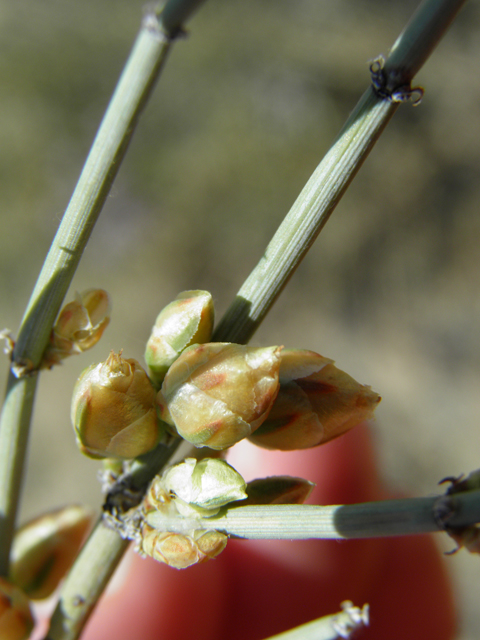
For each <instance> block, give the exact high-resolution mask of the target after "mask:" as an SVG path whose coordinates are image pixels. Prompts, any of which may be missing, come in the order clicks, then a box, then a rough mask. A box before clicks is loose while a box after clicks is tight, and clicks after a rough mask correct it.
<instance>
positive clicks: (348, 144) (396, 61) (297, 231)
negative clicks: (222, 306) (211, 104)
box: [214, 0, 465, 343]
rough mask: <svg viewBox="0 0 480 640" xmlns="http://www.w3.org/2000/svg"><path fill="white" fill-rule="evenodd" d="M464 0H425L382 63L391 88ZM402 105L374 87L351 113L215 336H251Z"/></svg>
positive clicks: (407, 75)
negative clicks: (382, 94)
mask: <svg viewBox="0 0 480 640" xmlns="http://www.w3.org/2000/svg"><path fill="white" fill-rule="evenodd" d="M464 2H465V0H425V2H423V3H422V4H421V5H420V7H419V9H418V11H417V12H416V13H415V14H414V15H413V17H412V19H411V20H410V22H409V23H408V25H407V27H406V28H405V29H404V31H403V32H402V34H401V35H400V36H399V38H398V39H397V41H396V43H395V45H394V48H393V50H392V52H391V54H390V56H389V57H388V58H387V60H386V63H385V66H384V74H385V75H386V84H387V86H388V89H389V92H390V94H391V93H393V92H394V91H395V89H397V88H400V87H404V85H409V84H410V81H411V80H412V78H413V76H414V74H415V73H417V71H418V70H419V69H420V68H421V66H422V65H423V64H424V62H425V61H426V59H427V58H428V56H429V55H430V53H431V52H432V51H433V49H434V47H435V46H436V45H437V44H438V42H439V40H440V39H441V37H442V36H443V34H444V32H445V29H446V28H447V27H448V25H449V24H450V22H451V21H452V20H453V18H454V17H455V15H456V13H458V11H460V9H461V7H462V5H463V4H464ZM397 107H398V103H396V102H392V101H391V100H389V99H387V98H385V97H384V96H381V95H378V94H377V92H376V91H375V90H374V89H373V88H370V89H369V90H368V91H367V92H366V93H365V94H364V96H363V97H362V99H361V100H360V102H359V103H358V105H357V107H356V108H355V110H354V111H353V113H352V114H351V116H350V117H349V118H348V120H347V122H346V124H345V126H344V127H343V129H342V130H341V132H340V134H339V136H338V137H337V139H336V140H335V142H334V144H333V146H332V147H331V149H330V150H329V152H328V153H327V155H326V156H325V157H324V159H323V160H322V161H321V163H320V164H319V165H318V167H317V169H316V170H315V172H314V173H313V175H312V176H311V178H310V179H309V181H308V182H307V184H306V185H305V187H304V189H303V191H302V192H301V193H300V195H299V196H298V198H297V200H296V201H295V203H294V204H293V206H292V208H291V209H290V211H289V213H288V214H287V216H286V218H285V220H284V221H283V222H282V224H281V225H280V227H279V229H278V231H277V233H276V234H275V235H274V237H273V239H272V240H271V242H270V244H269V245H268V247H267V250H266V251H265V253H264V255H263V256H262V258H261V259H260V262H259V263H258V264H257V266H256V267H255V269H254V270H253V271H252V273H251V274H250V276H249V277H248V278H247V280H246V281H245V283H244V284H243V285H242V287H241V288H240V290H239V292H238V293H237V296H236V298H235V300H234V301H233V303H232V305H231V306H230V308H229V309H228V310H227V312H226V314H225V316H224V317H223V319H222V321H221V322H220V324H219V326H218V327H217V329H216V331H215V334H214V339H215V340H218V341H225V340H226V336H227V335H228V336H229V340H233V341H234V342H238V343H242V342H248V341H249V340H250V338H251V337H252V335H253V334H254V333H255V331H256V329H257V328H258V326H259V325H260V323H261V322H262V320H263V318H264V317H265V315H266V314H267V312H268V310H269V309H270V307H271V306H272V305H273V303H274V302H275V300H276V299H277V297H278V296H279V294H280V293H281V291H282V290H283V288H284V287H285V285H286V284H287V282H288V280H289V279H290V277H291V276H292V275H293V273H294V271H295V269H296V268H297V267H298V265H299V264H300V262H301V260H302V259H303V258H304V256H305V255H306V253H307V251H308V249H309V248H310V247H311V245H312V244H313V242H314V241H315V239H316V237H317V236H318V234H319V233H320V231H321V230H322V228H323V226H324V225H325V223H326V222H327V220H328V218H329V217H330V215H331V213H332V212H333V210H334V209H335V207H336V206H337V204H338V202H339V200H340V199H341V197H342V195H343V193H344V192H345V190H346V189H347V187H348V185H349V184H350V182H351V181H352V180H353V178H354V176H355V174H356V173H357V171H358V169H359V168H360V166H361V165H362V163H363V161H364V160H365V158H366V157H367V155H368V154H369V152H370V150H371V149H372V147H373V146H374V144H375V142H376V141H377V139H378V138H379V136H380V134H381V133H382V131H383V129H384V127H385V126H386V124H387V123H388V121H389V120H390V118H391V117H392V115H393V113H394V112H395V110H396V109H397Z"/></svg>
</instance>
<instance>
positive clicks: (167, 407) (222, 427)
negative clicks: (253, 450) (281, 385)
mask: <svg viewBox="0 0 480 640" xmlns="http://www.w3.org/2000/svg"><path fill="white" fill-rule="evenodd" d="M281 349H282V347H267V348H265V349H256V348H254V347H245V346H243V345H239V344H230V343H223V342H210V343H207V344H204V345H192V346H191V347H188V348H187V349H185V351H184V352H183V353H182V354H181V356H180V357H179V358H178V359H177V360H176V361H175V362H174V363H173V364H172V366H171V367H170V369H169V370H168V373H167V375H166V376H165V380H164V381H163V385H162V389H161V391H159V392H158V395H157V403H158V406H159V412H160V415H161V417H162V419H163V420H164V421H165V422H167V423H168V424H170V425H172V426H173V427H175V429H176V431H177V433H178V434H179V435H181V436H182V438H184V439H185V440H187V441H188V442H191V443H192V444H194V445H195V446H196V447H205V446H208V447H210V448H211V449H226V448H227V447H231V446H232V445H233V444H235V443H236V442H239V440H242V438H245V437H247V436H249V435H251V434H252V433H253V432H254V431H255V430H256V429H258V427H259V426H260V425H261V424H262V422H263V421H264V420H265V418H266V417H267V415H268V412H269V411H270V409H271V407H272V404H273V401H274V400H275V397H276V395H277V392H278V371H279V367H280V351H281Z"/></svg>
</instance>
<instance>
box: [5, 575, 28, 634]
mask: <svg viewBox="0 0 480 640" xmlns="http://www.w3.org/2000/svg"><path fill="white" fill-rule="evenodd" d="M33 626H34V620H33V616H32V612H31V610H30V602H29V600H28V598H27V596H26V595H25V594H24V592H23V591H22V590H21V589H20V587H17V586H16V585H13V584H11V583H10V582H8V581H7V580H5V579H4V578H0V638H1V640H27V638H28V637H29V635H30V633H31V632H32V630H33Z"/></svg>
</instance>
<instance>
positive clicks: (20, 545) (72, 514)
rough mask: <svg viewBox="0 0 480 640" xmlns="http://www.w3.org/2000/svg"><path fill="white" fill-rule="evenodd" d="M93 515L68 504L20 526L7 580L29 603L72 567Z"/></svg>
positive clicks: (48, 592) (46, 592)
mask: <svg viewBox="0 0 480 640" xmlns="http://www.w3.org/2000/svg"><path fill="white" fill-rule="evenodd" d="M94 516H95V512H94V511H93V510H92V509H90V508H88V507H85V506H82V505H71V506H68V507H64V508H63V509H57V510H56V511H51V512H50V513H47V514H45V515H42V516H40V517H38V518H35V520H31V521H30V522H28V523H27V524H26V525H24V526H23V527H21V528H20V529H19V530H18V531H17V532H16V534H15V538H14V540H13V545H12V555H11V562H10V576H9V578H10V580H11V581H12V582H14V583H15V584H16V585H18V586H19V587H21V588H22V589H23V591H24V592H25V593H26V594H27V595H28V596H29V597H30V598H31V599H32V600H42V599H43V598H48V596H50V595H51V594H52V593H53V591H54V590H55V589H56V588H57V586H58V584H59V582H60V580H61V579H62V578H63V577H64V576H65V574H66V573H67V571H68V570H69V569H70V567H71V566H72V564H73V561H74V560H75V558H76V556H77V554H78V551H79V549H80V546H81V544H82V542H83V540H84V538H85V536H86V534H87V532H88V530H89V529H90V527H91V526H92V524H93V519H94ZM0 637H1V636H0Z"/></svg>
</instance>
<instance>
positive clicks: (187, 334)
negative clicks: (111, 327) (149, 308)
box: [145, 290, 214, 387]
mask: <svg viewBox="0 0 480 640" xmlns="http://www.w3.org/2000/svg"><path fill="white" fill-rule="evenodd" d="M213 321H214V309H213V300H212V296H211V295H210V293H209V292H208V291H199V290H197V291H183V292H182V293H180V294H179V295H178V296H177V297H176V299H175V300H174V301H173V302H171V303H170V304H168V305H167V306H166V307H165V308H164V309H163V310H162V311H161V312H160V314H159V315H158V317H157V319H156V321H155V326H154V327H153V329H152V333H151V336H150V338H149V340H148V342H147V348H146V350H145V362H146V363H147V365H148V368H149V372H150V378H151V379H152V381H153V382H154V384H156V385H157V387H160V385H161V384H162V382H163V379H164V378H165V374H166V373H167V371H168V368H169V367H170V365H171V364H172V363H173V362H174V361H175V360H176V359H177V358H178V356H179V355H180V354H181V352H182V351H183V350H184V349H185V348H186V347H188V346H190V345H192V344H201V343H204V342H208V341H209V340H210V338H211V337H212V330H213Z"/></svg>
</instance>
